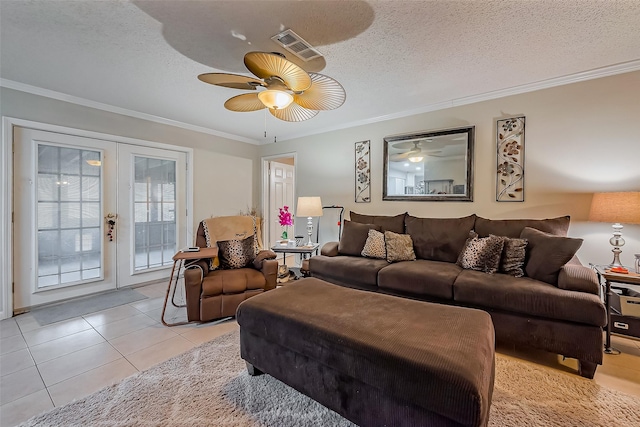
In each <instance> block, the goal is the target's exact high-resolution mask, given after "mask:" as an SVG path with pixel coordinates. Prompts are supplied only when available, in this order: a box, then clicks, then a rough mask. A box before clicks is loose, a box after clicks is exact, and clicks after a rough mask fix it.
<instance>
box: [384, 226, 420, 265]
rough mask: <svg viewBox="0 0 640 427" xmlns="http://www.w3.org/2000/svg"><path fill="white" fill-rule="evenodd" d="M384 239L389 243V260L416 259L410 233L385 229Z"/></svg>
mask: <svg viewBox="0 0 640 427" xmlns="http://www.w3.org/2000/svg"><path fill="white" fill-rule="evenodd" d="M384 240H385V242H386V244H387V262H397V261H415V260H416V253H415V252H414V251H413V240H412V239H411V236H410V235H408V234H398V233H394V232H393V231H385V232H384Z"/></svg>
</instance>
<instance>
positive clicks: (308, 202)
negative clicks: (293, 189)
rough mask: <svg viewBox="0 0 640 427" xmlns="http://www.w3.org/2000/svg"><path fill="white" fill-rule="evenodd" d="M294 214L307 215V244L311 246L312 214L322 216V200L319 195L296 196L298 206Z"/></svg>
mask: <svg viewBox="0 0 640 427" xmlns="http://www.w3.org/2000/svg"><path fill="white" fill-rule="evenodd" d="M296 216H306V217H307V234H308V235H309V241H308V242H307V243H306V245H307V246H312V245H313V241H311V232H312V231H313V220H312V217H314V216H322V201H321V200H320V197H298V206H297V207H296Z"/></svg>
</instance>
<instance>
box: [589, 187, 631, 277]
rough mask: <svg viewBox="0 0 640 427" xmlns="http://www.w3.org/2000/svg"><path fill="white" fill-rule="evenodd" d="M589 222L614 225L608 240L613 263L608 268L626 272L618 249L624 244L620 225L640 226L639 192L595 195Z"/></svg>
mask: <svg viewBox="0 0 640 427" xmlns="http://www.w3.org/2000/svg"><path fill="white" fill-rule="evenodd" d="M589 221H598V222H609V223H614V224H613V237H612V238H611V239H609V243H611V246H613V249H612V250H611V252H613V261H612V262H611V264H609V267H612V268H613V267H615V268H617V269H619V270H626V269H625V268H624V267H623V266H622V263H621V262H620V253H621V252H622V250H621V249H620V248H621V247H622V246H624V244H625V241H624V239H623V238H622V223H625V224H640V192H632V191H629V192H620V193H595V194H594V195H593V199H592V201H591V210H590V212H589Z"/></svg>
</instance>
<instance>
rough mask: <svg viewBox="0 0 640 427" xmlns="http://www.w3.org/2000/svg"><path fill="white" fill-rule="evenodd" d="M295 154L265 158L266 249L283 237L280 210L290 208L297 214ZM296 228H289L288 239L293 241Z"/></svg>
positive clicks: (263, 199)
mask: <svg viewBox="0 0 640 427" xmlns="http://www.w3.org/2000/svg"><path fill="white" fill-rule="evenodd" d="M295 164H296V156H295V153H287V154H281V155H278V156H271V157H263V159H262V167H263V175H262V176H263V183H262V184H263V185H262V186H263V193H262V194H263V198H262V212H264V224H265V227H264V233H263V234H264V236H263V237H264V239H263V241H264V242H265V247H271V246H273V245H274V244H275V242H276V240H279V239H280V238H281V236H282V231H283V227H282V226H280V224H279V222H278V214H279V209H280V208H282V207H284V206H288V207H289V212H291V213H292V214H295V194H296V192H295V185H296V179H295V177H296V166H295ZM294 234H295V227H289V230H288V237H289V238H291V239H293V238H294Z"/></svg>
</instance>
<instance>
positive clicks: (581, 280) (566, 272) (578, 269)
mask: <svg viewBox="0 0 640 427" xmlns="http://www.w3.org/2000/svg"><path fill="white" fill-rule="evenodd" d="M558 288H560V289H566V290H569V291H578V292H587V293H590V294H595V295H600V283H599V282H598V276H597V275H596V272H595V271H593V270H592V269H591V268H589V267H585V266H583V265H581V264H579V263H575V262H571V261H570V262H569V263H567V264H565V266H564V267H562V268H561V269H560V274H559V275H558Z"/></svg>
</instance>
